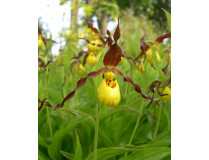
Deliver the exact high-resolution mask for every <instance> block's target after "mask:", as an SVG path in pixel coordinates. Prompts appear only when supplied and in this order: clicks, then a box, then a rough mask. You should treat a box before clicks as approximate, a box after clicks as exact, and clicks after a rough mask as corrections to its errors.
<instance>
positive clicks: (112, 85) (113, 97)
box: [97, 72, 121, 106]
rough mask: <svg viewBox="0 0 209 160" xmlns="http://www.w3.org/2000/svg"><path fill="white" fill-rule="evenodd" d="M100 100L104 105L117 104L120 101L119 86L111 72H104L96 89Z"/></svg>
mask: <svg viewBox="0 0 209 160" xmlns="http://www.w3.org/2000/svg"><path fill="white" fill-rule="evenodd" d="M97 96H98V99H99V100H100V102H102V103H103V104H104V105H106V106H117V105H118V104H119V102H120V99H121V95H120V88H119V85H118V83H117V80H115V75H114V73H112V72H106V73H104V79H103V80H102V82H101V83H100V85H99V87H98V89H97Z"/></svg>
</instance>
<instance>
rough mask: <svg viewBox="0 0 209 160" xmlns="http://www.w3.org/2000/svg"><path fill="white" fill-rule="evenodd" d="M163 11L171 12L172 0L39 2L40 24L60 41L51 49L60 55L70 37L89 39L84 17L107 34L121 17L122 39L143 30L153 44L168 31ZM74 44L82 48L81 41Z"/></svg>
mask: <svg viewBox="0 0 209 160" xmlns="http://www.w3.org/2000/svg"><path fill="white" fill-rule="evenodd" d="M162 8H163V9H165V10H167V11H168V12H169V13H171V0H146V1H144V0H39V8H38V24H39V27H40V28H41V29H42V32H43V34H44V35H45V36H46V37H51V38H52V39H53V40H55V41H56V42H58V43H56V44H53V46H52V47H51V50H50V52H51V53H52V54H58V52H59V49H60V48H61V47H62V46H64V45H65V44H66V37H69V36H71V35H74V37H85V33H86V32H87V29H88V28H87V25H86V24H85V22H84V19H83V17H87V18H88V19H89V20H91V21H92V22H93V25H94V27H96V28H97V29H99V30H100V33H101V34H103V35H105V33H106V28H107V29H109V30H110V31H113V30H114V29H115V27H116V25H117V17H120V21H121V23H120V24H121V25H120V28H121V31H122V37H121V38H122V40H125V39H127V37H128V35H129V34H130V33H133V32H134V31H135V30H136V29H139V30H140V32H141V35H140V36H141V38H142V37H144V39H145V40H148V41H149V40H150V41H153V40H154V39H155V38H156V37H158V36H159V35H162V34H164V33H166V32H167V30H168V28H167V27H168V26H167V25H166V23H167V22H166V16H165V14H164V13H163V10H162ZM123 31H125V32H123ZM73 41H75V43H76V44H77V45H82V42H79V41H80V40H79V39H76V38H74V39H73Z"/></svg>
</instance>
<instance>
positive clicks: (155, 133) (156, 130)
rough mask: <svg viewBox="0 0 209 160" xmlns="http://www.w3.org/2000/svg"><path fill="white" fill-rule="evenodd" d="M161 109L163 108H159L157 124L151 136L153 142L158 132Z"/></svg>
mask: <svg viewBox="0 0 209 160" xmlns="http://www.w3.org/2000/svg"><path fill="white" fill-rule="evenodd" d="M162 109H163V107H160V110H159V113H158V117H157V124H156V128H155V132H154V135H153V140H155V138H156V136H157V132H158V129H159V125H160V118H161V113H162Z"/></svg>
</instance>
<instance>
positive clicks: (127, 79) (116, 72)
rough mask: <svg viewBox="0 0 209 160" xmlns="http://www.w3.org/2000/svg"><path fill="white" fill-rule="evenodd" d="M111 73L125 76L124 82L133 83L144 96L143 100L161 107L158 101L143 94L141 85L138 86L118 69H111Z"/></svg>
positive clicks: (136, 89)
mask: <svg viewBox="0 0 209 160" xmlns="http://www.w3.org/2000/svg"><path fill="white" fill-rule="evenodd" d="M110 71H111V72H113V73H115V74H117V75H120V76H123V78H124V81H125V82H129V83H131V84H132V85H133V86H134V88H135V91H136V92H138V93H139V94H141V96H142V97H143V98H145V99H149V100H151V101H153V102H154V103H155V104H157V105H159V106H160V104H159V103H158V102H157V101H155V100H154V99H152V98H151V97H150V96H149V95H146V94H143V93H142V92H141V88H140V87H139V85H138V84H136V83H134V82H133V81H132V79H131V78H130V77H128V76H126V75H123V74H122V73H121V72H120V71H119V70H117V69H115V68H112V69H110Z"/></svg>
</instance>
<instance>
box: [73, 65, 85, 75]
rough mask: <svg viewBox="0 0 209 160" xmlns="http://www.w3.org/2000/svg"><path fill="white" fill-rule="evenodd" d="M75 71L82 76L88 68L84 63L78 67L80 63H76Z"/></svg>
mask: <svg viewBox="0 0 209 160" xmlns="http://www.w3.org/2000/svg"><path fill="white" fill-rule="evenodd" d="M75 72H76V73H77V74H78V75H80V76H85V72H86V69H85V68H84V66H83V65H82V64H79V67H78V64H77V63H76V64H75Z"/></svg>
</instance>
